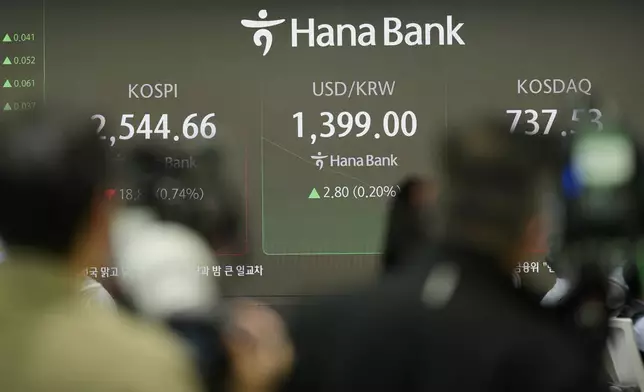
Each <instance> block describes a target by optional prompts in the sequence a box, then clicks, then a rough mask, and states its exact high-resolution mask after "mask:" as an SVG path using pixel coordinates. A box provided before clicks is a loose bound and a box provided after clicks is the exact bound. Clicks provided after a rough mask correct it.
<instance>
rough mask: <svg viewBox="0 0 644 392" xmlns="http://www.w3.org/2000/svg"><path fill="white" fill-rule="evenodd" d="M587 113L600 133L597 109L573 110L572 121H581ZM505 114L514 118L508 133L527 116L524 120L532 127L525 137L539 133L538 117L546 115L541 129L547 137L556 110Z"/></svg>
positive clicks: (515, 111)
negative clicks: (546, 118) (544, 123)
mask: <svg viewBox="0 0 644 392" xmlns="http://www.w3.org/2000/svg"><path fill="white" fill-rule="evenodd" d="M586 111H587V112H588V114H589V115H590V118H589V121H590V122H591V123H593V124H595V125H596V126H597V130H598V131H601V130H602V129H604V124H602V122H601V118H602V112H601V111H600V110H599V109H588V110H586V109H574V110H573V111H572V121H574V122H578V121H580V120H581V116H582V115H583V114H584V113H585V112H586ZM505 113H506V114H510V115H512V116H514V119H513V120H512V125H511V126H510V132H514V131H515V130H516V128H517V126H518V125H519V122H520V121H521V117H522V116H523V115H526V116H528V119H527V120H525V123H526V124H529V125H531V126H532V129H531V130H526V131H525V134H526V135H536V134H538V133H539V131H541V130H542V129H541V126H540V125H539V123H538V122H537V121H538V120H539V117H540V116H542V115H548V122H547V123H546V126H545V128H543V132H542V134H544V135H547V134H548V133H550V129H551V128H552V125H553V124H554V122H555V119H556V118H557V113H558V110H557V109H542V110H541V112H538V111H536V110H533V109H527V110H518V109H517V110H506V111H505Z"/></svg>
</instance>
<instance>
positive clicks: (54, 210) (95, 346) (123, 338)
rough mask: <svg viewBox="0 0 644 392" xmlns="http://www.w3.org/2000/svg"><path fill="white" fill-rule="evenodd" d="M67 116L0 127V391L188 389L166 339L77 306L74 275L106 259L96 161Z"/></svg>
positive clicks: (185, 366) (99, 155)
mask: <svg viewBox="0 0 644 392" xmlns="http://www.w3.org/2000/svg"><path fill="white" fill-rule="evenodd" d="M70 118H71V117H65V116H62V115H34V114H31V115H30V116H29V117H26V118H23V119H18V120H16V121H15V122H12V123H10V124H5V125H4V126H2V128H1V129H0V189H2V192H0V217H1V218H0V237H2V239H3V241H4V243H5V247H6V252H7V259H6V261H5V262H4V263H2V265H0V347H2V349H1V350H0V357H1V358H0V390H2V391H22V392H32V391H33V392H39V391H68V392H73V391H79V392H80V391H105V392H108V391H114V392H116V391H119V392H120V391H149V392H158V391H173V392H174V391H197V390H198V388H199V385H198V381H197V378H196V375H195V374H193V370H192V369H191V368H190V366H189V362H188V361H187V359H186V354H185V353H184V352H183V349H182V347H181V346H180V344H179V343H177V342H176V341H175V340H173V339H174V338H173V336H172V335H170V334H167V333H165V332H164V331H163V330H161V329H160V328H156V327H154V326H147V325H144V324H142V323H139V322H137V321H135V320H133V319H128V318H126V317H124V316H119V315H117V314H116V313H114V312H109V311H105V310H103V309H100V308H98V307H87V306H86V304H85V303H84V300H83V298H82V295H81V294H80V289H81V286H82V284H83V280H82V278H80V277H79V275H80V272H81V271H84V270H85V268H86V267H87V266H100V265H105V264H106V258H107V256H108V248H109V226H110V225H109V222H110V208H109V206H108V205H107V203H106V202H105V201H104V200H103V192H104V189H103V188H102V187H103V186H104V180H105V179H106V155H105V151H104V150H103V146H102V145H101V144H100V141H99V140H98V138H97V137H96V127H95V124H93V123H90V122H89V116H87V117H85V116H80V117H76V120H70ZM82 118H87V119H88V120H87V121H78V119H82Z"/></svg>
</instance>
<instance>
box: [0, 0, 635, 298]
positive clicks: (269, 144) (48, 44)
mask: <svg viewBox="0 0 644 392" xmlns="http://www.w3.org/2000/svg"><path fill="white" fill-rule="evenodd" d="M643 11H644V4H642V3H641V2H638V1H634V0H632V1H631V0H616V1H611V2H595V3H592V2H590V3H589V2H581V1H569V2H555V1H552V2H548V1H546V2H538V3H535V4H529V5H528V4H524V3H522V2H514V3H509V2H493V1H487V2H475V1H457V0H455V1H432V2H419V1H413V0H400V1H396V2H388V3H386V4H384V2H357V1H356V2H337V3H336V2H323V1H306V2H297V1H278V2H270V1H261V2H260V1H252V2H251V1H244V0H237V1H229V0H226V1H205V0H184V1H182V2H169V1H145V0H137V1H122V0H113V1H105V2H86V1H71V0H60V1H56V0H46V1H43V0H21V1H20V2H16V3H15V5H3V9H2V12H1V13H0V30H1V31H0V38H1V39H2V41H1V42H0V62H1V65H0V78H1V79H2V80H1V81H0V83H3V88H2V90H1V91H0V99H1V102H0V105H1V106H2V108H3V111H2V115H10V113H12V112H16V111H24V110H30V109H33V108H34V106H35V105H36V102H39V104H40V102H41V101H44V102H45V104H46V103H47V102H67V101H69V102H79V101H80V102H83V103H84V104H87V105H90V106H91V107H95V108H97V110H96V113H95V115H94V117H93V119H94V121H95V122H96V125H97V132H98V133H99V135H100V136H102V137H104V140H105V143H108V144H109V145H110V147H111V149H112V151H114V159H127V154H128V151H129V149H131V147H132V146H133V145H135V144H137V143H160V144H163V145H164V146H166V147H168V148H174V147H173V146H176V148H177V149H183V150H187V151H189V150H190V149H192V148H198V147H203V146H208V145H212V146H217V147H218V148H221V149H222V150H223V151H225V153H226V160H227V165H226V167H227V170H228V174H229V176H230V177H231V178H232V179H233V180H234V182H235V184H236V186H237V188H238V189H239V191H240V193H241V197H243V205H244V206H245V208H246V211H245V212H244V227H243V231H244V233H245V236H246V238H247V241H246V242H247V243H246V244H245V245H244V246H241V247H239V249H227V250H226V252H224V253H222V254H220V259H221V260H223V261H222V262H227V263H233V264H234V263H237V261H235V260H237V259H236V258H238V257H241V258H245V261H243V262H242V263H244V264H252V265H261V266H263V274H262V275H263V276H262V277H261V279H260V277H258V276H253V277H245V278H244V279H238V277H237V275H236V274H235V277H234V279H233V280H235V281H236V282H237V283H236V285H235V287H236V289H235V290H237V291H236V292H237V293H243V294H257V295H269V294H275V295H281V294H283V295H300V294H306V293H308V292H317V291H322V292H324V291H330V288H331V287H334V286H336V285H341V284H343V282H357V281H362V280H369V279H371V278H372V277H373V276H374V275H375V274H376V270H377V268H376V266H377V260H378V257H379V254H380V252H381V250H382V242H383V236H384V229H385V224H386V219H385V218H386V212H387V205H388V202H389V201H390V200H391V198H392V197H394V196H395V195H396V193H397V192H398V191H399V188H398V187H397V185H398V184H399V183H400V181H401V180H403V179H404V178H405V177H406V176H408V175H410V174H421V175H426V174H431V173H432V172H434V171H435V170H436V169H437V168H436V167H432V165H431V164H430V162H431V161H432V159H431V158H432V157H431V156H430V151H431V145H432V141H433V135H435V134H436V132H435V131H436V130H441V129H443V128H445V127H446V126H448V125H449V124H451V123H453V122H457V121H458V120H459V119H460V118H463V117H464V116H469V115H471V114H473V113H475V112H480V111H483V110H487V111H493V112H495V113H499V114H501V115H506V116H508V118H509V119H511V120H512V124H513V126H512V128H514V127H516V126H517V125H518V124H520V123H521V124H528V125H530V126H531V129H532V130H531V131H530V134H529V135H530V136H531V137H534V138H541V137H569V136H571V130H570V129H558V128H556V127H555V126H553V125H554V124H557V123H560V122H567V123H570V122H575V121H579V120H580V119H581V118H587V119H588V120H589V121H590V122H591V123H592V124H594V126H596V128H597V130H601V129H602V127H603V123H602V117H603V113H602V110H603V108H602V107H593V106H592V104H590V106H588V105H589V104H588V102H592V99H593V98H595V97H610V99H614V100H616V101H617V102H618V103H619V105H620V107H621V108H622V109H623V110H624V111H625V112H627V113H629V115H632V116H633V118H632V119H633V120H634V121H635V122H639V124H642V120H643V116H644V115H643V114H642V110H641V103H642V100H641V91H642V87H644V78H642V75H641V73H642V69H644V52H643V51H642V50H641V42H642V39H643V38H644V24H642V23H641V16H642V15H643ZM561 120H563V121H561ZM513 130H514V129H508V132H511V131H513ZM166 160H167V164H168V165H172V166H173V167H175V168H181V169H185V170H186V171H190V170H194V169H195V168H197V167H198V166H199V165H200V162H199V161H197V160H195V159H190V158H185V156H184V155H181V156H179V154H177V156H172V155H169V156H168V157H166ZM204 189H205V188H204ZM110 192H112V196H113V197H117V198H122V199H124V200H130V199H132V198H136V197H138V196H137V195H138V194H139V190H137V189H129V188H118V187H116V186H115V188H114V189H111V190H110ZM203 192H204V190H203V189H202V188H200V187H197V188H191V189H171V188H168V189H159V190H158V195H157V196H158V197H161V198H165V199H173V198H179V199H182V200H183V199H188V201H189V200H190V199H194V200H197V199H199V198H201V197H203ZM544 247H545V239H544ZM229 260H230V261H229ZM239 260H241V259H239ZM222 275H223V273H222ZM231 279H232V277H231Z"/></svg>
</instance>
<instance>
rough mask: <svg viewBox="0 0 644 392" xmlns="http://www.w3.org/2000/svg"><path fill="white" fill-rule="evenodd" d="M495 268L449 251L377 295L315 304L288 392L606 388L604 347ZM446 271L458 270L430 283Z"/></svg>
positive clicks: (297, 332) (304, 317)
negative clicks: (593, 345)
mask: <svg viewBox="0 0 644 392" xmlns="http://www.w3.org/2000/svg"><path fill="white" fill-rule="evenodd" d="M447 260H448V261H449V262H446V261H447ZM494 265H496V264H495V262H494V261H493V260H490V259H488V258H486V257H483V256H480V255H477V254H474V253H466V252H462V251H454V250H448V251H442V252H441V254H440V255H439V256H435V257H432V260H431V262H426V263H416V264H415V267H414V268H411V269H409V270H408V271H406V272H405V273H401V274H399V275H397V276H393V277H391V278H390V279H388V280H386V281H385V282H383V283H382V285H380V286H379V287H378V288H377V289H375V290H373V291H372V292H369V293H365V294H362V295H356V296H353V297H351V298H349V299H342V300H341V301H330V302H327V303H325V304H320V305H318V306H311V307H308V308H307V309H305V311H304V312H303V314H301V315H300V317H299V318H298V319H296V320H292V323H291V332H292V337H293V339H294V343H295V346H296V358H297V363H296V366H295V370H294V373H293V375H292V378H291V380H290V381H289V383H288V385H287V386H286V387H285V390H287V391H301V392H315V391H324V392H327V391H334V392H340V391H347V392H349V391H354V392H355V391H370V392H375V391H392V392H402V391H404V392H414V391H450V392H451V391H495V392H497V391H520V392H531V391H535V392H536V391H549V392H557V391H566V392H572V391H580V392H582V391H583V392H589V391H600V390H607V384H604V383H603V382H602V381H600V380H598V375H599V374H600V373H602V372H601V371H600V370H601V369H600V367H601V364H602V362H601V353H597V352H592V351H591V350H590V349H589V348H588V347H586V343H587V342H586V341H585V340H584V338H583V337H582V336H581V335H580V334H578V333H576V331H575V330H574V328H572V327H571V326H569V325H568V326H566V325H564V324H563V323H562V321H561V316H560V315H559V314H558V313H557V312H556V311H554V310H549V309H544V308H542V307H541V306H540V305H539V302H538V300H536V299H535V298H534V296H531V295H529V294H528V293H527V292H524V291H522V290H520V289H515V288H514V286H513V285H512V280H511V278H510V276H505V275H504V274H502V273H500V272H498V271H497V270H496V269H495V268H494ZM446 266H447V269H445V267H446ZM442 270H447V271H451V272H450V274H451V275H450V274H447V275H450V276H448V277H447V278H445V279H444V280H441V279H436V280H435V282H434V283H432V284H429V285H428V284H427V281H428V280H434V278H432V279H429V278H428V277H429V276H432V277H436V276H438V277H439V278H440V274H438V273H437V271H438V272H440V271H442ZM454 271H456V272H454ZM455 276H456V278H455ZM450 282H451V283H450ZM450 287H451V289H450ZM451 290H453V292H451ZM432 298H434V299H432ZM441 298H442V301H443V302H442V303H441ZM596 351H597V350H596Z"/></svg>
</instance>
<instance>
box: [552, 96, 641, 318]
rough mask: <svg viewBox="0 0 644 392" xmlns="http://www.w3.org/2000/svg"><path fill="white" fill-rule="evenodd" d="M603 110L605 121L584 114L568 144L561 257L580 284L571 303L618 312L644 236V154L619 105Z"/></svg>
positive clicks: (564, 171)
mask: <svg viewBox="0 0 644 392" xmlns="http://www.w3.org/2000/svg"><path fill="white" fill-rule="evenodd" d="M597 107H599V106H598V105H597V104H593V105H591V106H590V108H593V109H592V110H597V109H595V108H597ZM583 112H585V113H589V112H591V110H590V109H589V110H584V111H583ZM602 112H603V115H602V118H601V123H600V122H598V121H597V118H594V119H592V118H590V117H589V118H585V119H584V118H582V119H581V121H579V122H578V123H577V124H576V126H575V127H574V136H573V137H572V138H568V139H566V142H565V143H566V146H565V150H566V151H567V154H566V155H567V159H566V163H565V165H564V168H563V171H562V173H561V195H562V197H561V207H562V208H561V209H562V215H563V217H562V218H563V219H562V225H561V227H560V230H561V236H560V237H561V238H560V241H561V253H560V254H557V256H556V257H555V258H559V259H560V260H557V263H559V264H565V266H561V265H560V266H558V268H565V269H567V271H568V272H569V273H571V274H572V275H573V278H574V279H573V280H574V281H575V282H576V284H575V287H576V289H575V290H574V291H573V293H571V295H570V297H571V298H573V300H572V301H571V302H575V300H574V298H575V297H576V300H577V302H579V301H582V298H584V299H583V300H585V299H588V298H594V299H596V300H598V301H599V300H601V301H602V302H603V303H605V305H606V308H607V309H606V310H607V312H608V314H609V315H610V314H612V315H615V314H617V313H618V312H619V310H620V309H621V308H622V307H623V306H624V304H625V302H626V301H627V298H628V287H626V284H625V283H624V279H623V276H622V275H623V274H622V273H621V271H622V269H623V267H624V266H625V265H626V264H627V263H629V262H633V261H634V259H635V250H636V243H637V242H638V241H639V240H640V238H641V237H642V235H643V234H644V204H642V203H641V202H640V200H644V155H643V151H642V149H641V145H640V144H639V142H638V141H637V139H636V136H635V133H634V128H633V127H632V126H630V125H629V124H628V123H627V122H626V121H625V120H624V119H623V118H622V117H621V116H620V115H619V113H618V111H617V110H616V108H602ZM591 120H594V121H591ZM555 251H558V250H555ZM606 299H607V300H606Z"/></svg>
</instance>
